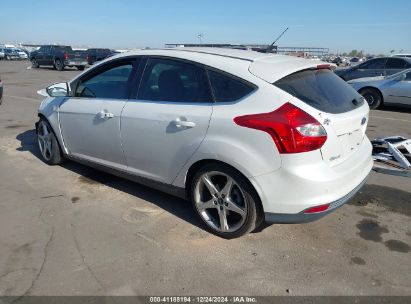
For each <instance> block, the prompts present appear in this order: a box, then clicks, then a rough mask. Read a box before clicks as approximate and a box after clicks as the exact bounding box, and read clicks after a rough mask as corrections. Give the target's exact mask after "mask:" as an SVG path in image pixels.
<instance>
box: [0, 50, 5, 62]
mask: <svg viewBox="0 0 411 304" xmlns="http://www.w3.org/2000/svg"><path fill="white" fill-rule="evenodd" d="M5 56H6V55H5V54H4V50H3V49H0V60H3V59H4V57H5Z"/></svg>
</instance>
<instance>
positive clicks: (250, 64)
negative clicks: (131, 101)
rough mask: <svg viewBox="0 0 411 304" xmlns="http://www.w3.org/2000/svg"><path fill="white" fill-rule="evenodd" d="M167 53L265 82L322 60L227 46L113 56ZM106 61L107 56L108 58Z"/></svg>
mask: <svg viewBox="0 0 411 304" xmlns="http://www.w3.org/2000/svg"><path fill="white" fill-rule="evenodd" d="M138 55H140V56H142V55H146V56H170V57H174V58H180V59H186V60H191V61H194V62H198V63H202V64H204V65H208V66H211V67H214V68H217V69H220V70H223V71H226V72H228V73H232V74H235V75H237V76H239V77H243V78H245V79H250V73H251V74H252V75H254V76H256V77H258V78H261V79H263V80H265V81H267V82H269V83H274V82H275V81H277V80H279V79H281V78H283V77H285V76H287V75H289V74H292V73H295V72H297V71H299V70H304V69H310V68H315V67H317V66H318V65H321V64H327V65H329V66H333V65H330V64H329V63H322V62H321V61H318V60H309V59H303V58H298V57H294V56H287V55H277V54H270V53H259V52H256V51H249V50H238V49H229V48H201V47H195V48H186V47H178V48H167V49H149V50H137V51H130V52H126V53H122V54H119V55H116V56H114V57H112V58H113V59H114V58H122V57H129V56H138ZM108 60H110V59H108Z"/></svg>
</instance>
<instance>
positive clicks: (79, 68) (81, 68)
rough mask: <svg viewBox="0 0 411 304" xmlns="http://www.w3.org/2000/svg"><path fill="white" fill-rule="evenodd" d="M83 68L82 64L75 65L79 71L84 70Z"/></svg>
mask: <svg viewBox="0 0 411 304" xmlns="http://www.w3.org/2000/svg"><path fill="white" fill-rule="evenodd" d="M84 68H85V66H84V65H79V66H77V70H79V71H84Z"/></svg>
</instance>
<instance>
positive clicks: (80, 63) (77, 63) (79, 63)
mask: <svg viewBox="0 0 411 304" xmlns="http://www.w3.org/2000/svg"><path fill="white" fill-rule="evenodd" d="M87 64H88V62H87V60H84V61H73V60H70V59H69V60H65V61H64V65H66V66H86V65H87Z"/></svg>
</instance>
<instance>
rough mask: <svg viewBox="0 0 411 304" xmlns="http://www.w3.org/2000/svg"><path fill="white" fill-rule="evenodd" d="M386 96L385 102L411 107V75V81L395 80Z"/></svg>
mask: <svg viewBox="0 0 411 304" xmlns="http://www.w3.org/2000/svg"><path fill="white" fill-rule="evenodd" d="M409 74H411V73H409ZM385 96H386V97H385V100H384V102H387V103H398V104H404V105H411V75H410V80H408V79H406V80H403V81H397V80H393V81H392V82H391V83H390V84H388V86H387V87H386V89H385Z"/></svg>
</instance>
